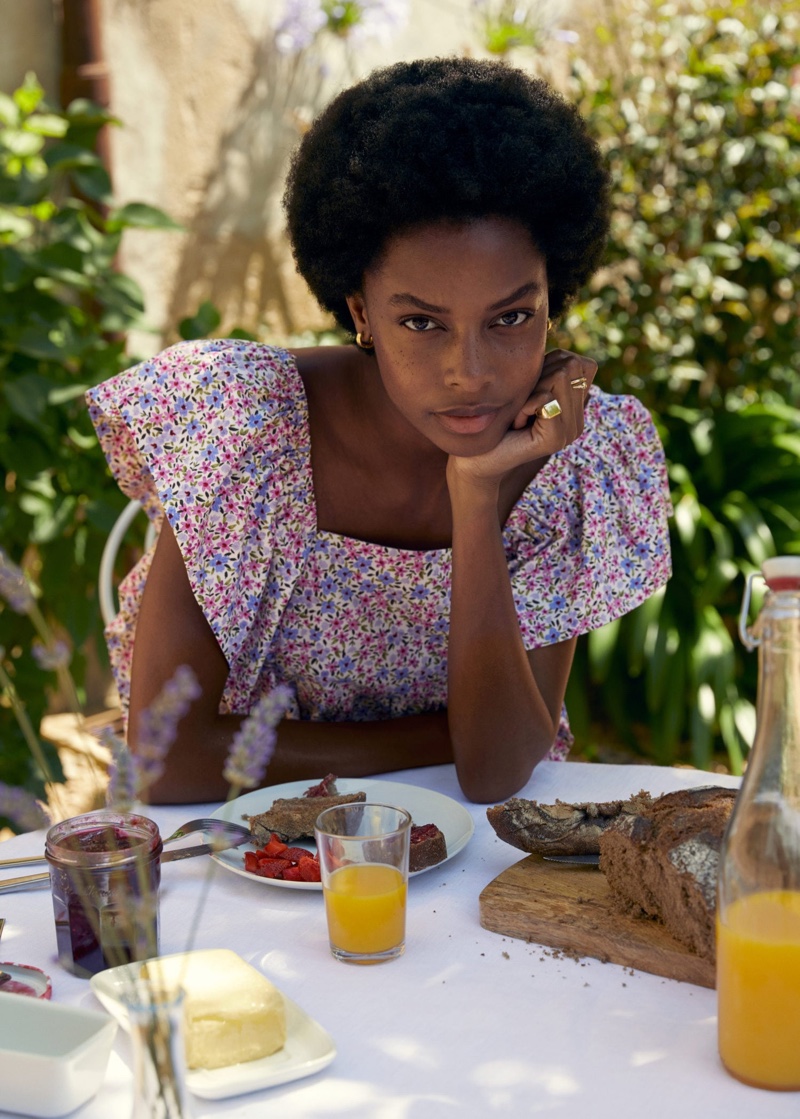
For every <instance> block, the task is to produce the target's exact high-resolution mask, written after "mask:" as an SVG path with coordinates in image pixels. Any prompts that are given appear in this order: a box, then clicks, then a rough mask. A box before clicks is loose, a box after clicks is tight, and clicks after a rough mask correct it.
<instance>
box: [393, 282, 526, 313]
mask: <svg viewBox="0 0 800 1119" xmlns="http://www.w3.org/2000/svg"><path fill="white" fill-rule="evenodd" d="M541 290H542V285H541V284H540V283H538V282H537V281H536V280H531V281H530V282H529V283H527V284H522V285H521V286H520V287H518V288H516V289H515V290H514V291H512V292H509V294H508V295H505V296H503V298H502V299H498V301H497V302H496V303H492V305H491V306H490V307H489V310H490V311H498V310H499V309H500V308H501V307H506V306H507V305H508V304H509V303H513V302H514V301H515V300H517V299H522V298H523V296H525V295H535V294H538V293H539V292H540V291H541ZM389 302H390V303H391V304H392V305H393V306H396V305H398V304H403V305H406V306H407V305H408V304H409V303H410V304H411V306H412V307H418V308H419V310H420V311H430V313H431V314H433V315H443V314H445V313H446V311H447V308H446V307H439V306H437V304H436V303H426V301H425V300H424V299H420V298H419V296H417V295H412V294H411V292H410V291H399V292H396V293H395V294H394V295H392V296H390V298H389Z"/></svg>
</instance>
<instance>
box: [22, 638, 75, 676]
mask: <svg viewBox="0 0 800 1119" xmlns="http://www.w3.org/2000/svg"><path fill="white" fill-rule="evenodd" d="M31 652H32V653H33V659H34V660H35V661H36V663H37V664H38V665H39V668H41V669H43V671H45V672H58V670H59V669H61V668H67V667H69V662H70V660H71V659H72V650H71V649H70V647H69V645H68V644H67V642H66V641H62V640H61V639H60V638H55V639H54V640H53V641H51V642H50V644H49V645H46V644H45V643H44V641H42V640H40V639H39V638H36V639H35V640H34V642H33V644H32V645H31Z"/></svg>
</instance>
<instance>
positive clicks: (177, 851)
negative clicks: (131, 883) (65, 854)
mask: <svg viewBox="0 0 800 1119" xmlns="http://www.w3.org/2000/svg"><path fill="white" fill-rule="evenodd" d="M249 838H250V837H249V836H242V837H239V836H227V837H226V836H223V837H222V838H221V840H220V841H219V842H215V843H213V844H212V843H195V844H193V845H192V846H191V847H171V848H170V849H169V850H168V851H162V852H161V862H162V863H174V862H177V861H178V860H179V859H193V858H194V857H195V855H208V854H210V853H211V852H212V851H227V850H228V849H229V848H231V847H238V846H239V845H240V844H242V843H244V842H245V841H246V840H248V839H249ZM20 861H21V860H20ZM26 861H28V862H41V857H39V858H36V857H34V858H31V859H28V860H26ZM49 879H50V871H49V870H46V871H44V872H43V873H41V874H23V875H22V876H21V877H18V878H6V879H4V880H3V881H0V891H2V890H16V889H17V888H18V887H20V886H33V885H34V884H35V883H37V882H47V881H49Z"/></svg>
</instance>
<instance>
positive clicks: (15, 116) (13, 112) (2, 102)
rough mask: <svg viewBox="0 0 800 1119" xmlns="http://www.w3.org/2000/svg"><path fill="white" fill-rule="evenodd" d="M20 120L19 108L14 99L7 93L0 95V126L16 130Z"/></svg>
mask: <svg viewBox="0 0 800 1119" xmlns="http://www.w3.org/2000/svg"><path fill="white" fill-rule="evenodd" d="M19 119H20V113H19V106H18V105H17V103H16V102H15V101H14V99H13V97H9V96H8V94H7V93H0V125H6V126H8V127H11V128H16V127H17V125H18V124H19Z"/></svg>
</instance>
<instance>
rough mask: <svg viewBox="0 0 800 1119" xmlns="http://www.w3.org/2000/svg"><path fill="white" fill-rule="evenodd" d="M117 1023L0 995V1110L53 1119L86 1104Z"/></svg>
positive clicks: (84, 1012) (103, 1067) (99, 1077)
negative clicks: (0, 1107)
mask: <svg viewBox="0 0 800 1119" xmlns="http://www.w3.org/2000/svg"><path fill="white" fill-rule="evenodd" d="M116 1033H117V1023H116V1022H115V1021H114V1020H113V1018H109V1017H108V1015H107V1014H101V1013H100V1012H99V1011H97V1010H86V1009H84V1008H83V1007H77V1006H64V1005H63V1004H62V1003H56V1002H49V1001H48V1000H46V999H35V998H20V996H19V995H13V994H12V995H8V994H5V995H4V994H3V993H2V992H0V1106H2V1108H3V1110H4V1111H12V1112H16V1113H18V1114H20V1115H35V1116H40V1117H41V1119H54V1117H55V1116H59V1115H66V1114H67V1113H68V1112H70V1111H74V1110H75V1108H76V1107H80V1106H81V1105H82V1104H84V1103H86V1101H87V1100H90V1099H91V1098H92V1096H94V1095H95V1094H96V1092H97V1090H98V1089H99V1087H100V1085H101V1084H102V1082H103V1078H104V1076H105V1074H106V1066H107V1064H108V1057H109V1054H110V1053H111V1046H112V1045H113V1044H114V1038H115V1036H116Z"/></svg>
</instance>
